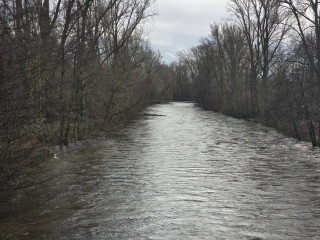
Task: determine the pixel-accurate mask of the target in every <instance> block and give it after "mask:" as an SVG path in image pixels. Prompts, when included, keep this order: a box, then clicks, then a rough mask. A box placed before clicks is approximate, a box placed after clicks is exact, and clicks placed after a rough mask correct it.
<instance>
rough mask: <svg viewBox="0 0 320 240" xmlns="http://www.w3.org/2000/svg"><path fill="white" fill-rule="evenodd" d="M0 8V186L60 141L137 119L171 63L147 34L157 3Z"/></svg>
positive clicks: (74, 0) (94, 1)
mask: <svg viewBox="0 0 320 240" xmlns="http://www.w3.org/2000/svg"><path fill="white" fill-rule="evenodd" d="M0 9H1V11H0V52H1V54H0V111H1V113H0V159H1V161H0V172H1V174H0V180H1V183H5V182H7V181H8V180H10V179H14V178H15V175H16V174H18V173H19V172H21V171H23V169H24V168H26V167H30V166H32V165H33V164H37V163H38V162H39V161H41V160H43V159H46V158H47V157H50V156H52V154H53V153H52V150H51V147H52V146H54V145H60V146H62V145H68V143H70V142H74V141H77V140H80V139H82V138H83V137H85V136H87V135H89V134H99V133H100V132H103V131H106V130H107V129H108V128H110V126H111V127H112V126H114V125H117V124H119V122H122V121H125V120H128V119H131V118H134V117H135V116H137V115H138V114H139V113H140V111H141V110H142V109H143V108H144V107H145V106H146V105H147V104H149V99H151V98H152V95H153V92H152V89H153V88H154V87H153V85H156V84H157V82H158V79H159V78H161V74H162V73H163V72H165V71H166V69H167V68H168V67H167V66H166V65H164V64H163V62H162V59H161V55H160V53H159V52H157V51H153V50H152V49H151V47H150V44H149V43H148V41H147V40H146V38H145V35H146V29H145V25H146V23H147V22H148V21H149V20H150V19H151V18H152V17H153V16H154V15H155V14H157V11H156V9H155V8H154V1H153V0H108V1H106V0H56V1H50V0H39V1H38V0H3V1H1V6H0ZM4 185H5V184H1V186H4Z"/></svg>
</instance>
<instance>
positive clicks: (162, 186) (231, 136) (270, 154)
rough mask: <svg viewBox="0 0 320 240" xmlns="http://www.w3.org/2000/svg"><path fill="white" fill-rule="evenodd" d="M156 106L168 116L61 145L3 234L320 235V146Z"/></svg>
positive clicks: (190, 109)
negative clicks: (64, 145)
mask: <svg viewBox="0 0 320 240" xmlns="http://www.w3.org/2000/svg"><path fill="white" fill-rule="evenodd" d="M147 111H148V112H149V113H156V114H159V115H165V116H149V117H142V118H141V119H139V120H136V121H134V122H133V123H131V124H129V125H128V126H126V127H125V128H124V129H122V130H120V131H117V132H115V133H113V134H112V135H111V136H109V137H107V138H105V139H104V138H101V139H96V140H90V141H84V142H80V143H77V144H74V145H73V146H71V147H69V148H68V149H65V150H63V151H61V152H59V153H58V158H57V159H52V160H51V161H49V162H48V163H47V165H46V166H45V167H46V168H47V169H48V170H47V171H46V172H45V173H44V174H42V175H41V176H39V181H44V182H43V183H42V184H39V185H36V186H33V187H30V188H27V189H24V190H22V191H19V192H17V194H16V196H15V205H16V207H15V208H14V209H11V210H9V209H7V208H4V207H3V208H2V212H0V214H1V216H2V217H1V221H0V238H1V239H54V240H56V239H154V240H156V239H174V240H177V239H181V240H184V239H272V240H273V239H281V240H283V239H290V240H291V239H320V154H319V151H315V150H312V149H311V148H310V147H309V144H308V143H297V142H296V141H294V140H292V139H288V138H285V137H284V136H282V135H280V134H278V133H277V132H276V131H274V130H271V129H268V128H265V127H262V126H260V125H257V124H253V123H248V122H245V121H242V120H236V119H232V118H229V117H225V116H223V115H221V114H217V113H212V112H206V111H203V110H201V109H200V108H196V107H194V106H193V104H190V103H172V104H168V105H155V106H152V107H150V108H149V109H148V110H147ZM52 177H54V178H52ZM51 178H52V179H51ZM46 179H48V180H46Z"/></svg>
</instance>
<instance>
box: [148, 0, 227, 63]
mask: <svg viewBox="0 0 320 240" xmlns="http://www.w3.org/2000/svg"><path fill="white" fill-rule="evenodd" d="M227 1H228V0H157V1H156V8H157V11H158V15H157V16H156V17H154V19H153V24H152V26H151V27H150V33H149V41H150V43H151V46H152V48H153V49H154V50H160V52H161V54H162V56H163V58H164V60H165V62H166V63H170V62H172V61H174V60H176V57H175V54H176V52H177V51H180V50H187V49H189V48H191V47H192V46H196V45H197V44H198V43H199V40H200V38H201V37H207V36H208V34H209V32H210V28H209V25H210V24H212V23H215V22H216V23H219V22H221V20H222V19H226V18H227V11H226V2H227Z"/></svg>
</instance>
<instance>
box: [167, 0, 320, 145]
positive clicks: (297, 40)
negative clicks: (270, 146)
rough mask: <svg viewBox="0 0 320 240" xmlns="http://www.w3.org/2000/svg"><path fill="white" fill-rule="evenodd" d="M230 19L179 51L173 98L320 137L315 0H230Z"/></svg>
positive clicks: (319, 8) (318, 7) (319, 24)
mask: <svg viewBox="0 0 320 240" xmlns="http://www.w3.org/2000/svg"><path fill="white" fill-rule="evenodd" d="M228 10H229V12H230V13H231V15H232V20H229V21H228V22H225V23H222V24H213V25H211V26H210V29H211V34H210V35H209V36H208V37H207V38H203V39H202V40H201V41H200V43H199V45H198V46H195V47H193V48H191V49H190V50H188V51H183V52H180V53H179V61H178V62H177V63H174V64H173V65H172V66H171V67H172V68H173V69H175V71H174V74H175V76H174V79H175V84H174V85H173V86H175V88H173V89H172V91H173V94H172V95H173V96H174V98H176V99H182V100H189V99H194V100H196V101H197V102H198V103H199V104H200V105H201V106H202V107H204V108H205V109H209V110H214V111H219V112H222V113H225V114H227V115H230V116H233V117H236V118H244V119H249V120H250V119H251V120H253V121H258V122H261V123H263V124H266V125H268V126H271V127H274V128H276V129H278V130H280V131H281V132H284V133H286V134H287V135H289V136H292V137H294V138H296V139H298V140H301V139H303V140H306V141H310V142H311V143H312V145H313V146H319V145H320V99H319V96H320V3H319V1H311V0H296V1H294V0H284V1H278V0H230V1H228Z"/></svg>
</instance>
